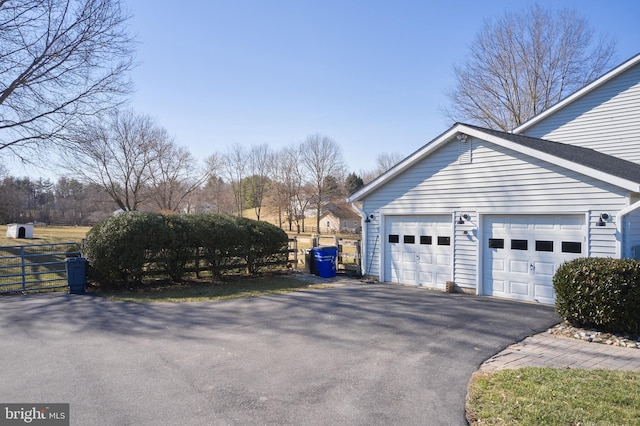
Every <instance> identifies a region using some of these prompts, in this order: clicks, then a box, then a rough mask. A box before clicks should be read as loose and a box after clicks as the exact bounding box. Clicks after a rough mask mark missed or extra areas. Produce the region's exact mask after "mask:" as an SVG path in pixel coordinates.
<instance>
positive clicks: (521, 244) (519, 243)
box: [511, 240, 529, 250]
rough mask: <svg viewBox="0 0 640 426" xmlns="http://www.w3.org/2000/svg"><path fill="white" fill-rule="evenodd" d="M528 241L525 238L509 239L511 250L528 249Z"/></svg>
mask: <svg viewBox="0 0 640 426" xmlns="http://www.w3.org/2000/svg"><path fill="white" fill-rule="evenodd" d="M528 249H529V242H528V241H527V240H511V250H528Z"/></svg>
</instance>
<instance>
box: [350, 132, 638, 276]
mask: <svg viewBox="0 0 640 426" xmlns="http://www.w3.org/2000/svg"><path fill="white" fill-rule="evenodd" d="M627 195H628V194H626V193H625V191H624V190H622V189H620V188H618V187H616V186H613V185H610V184H607V183H604V182H601V181H599V180H596V179H593V178H591V177H589V176H585V175H582V174H579V173H577V172H572V171H568V170H566V169H564V168H562V167H560V166H556V165H553V164H551V163H548V162H545V161H542V160H539V159H536V158H533V157H529V156H527V155H524V154H522V153H519V152H516V151H513V150H509V149H507V148H503V147H501V146H499V145H495V144H492V143H490V142H487V141H483V140H479V139H474V140H473V156H472V162H471V163H470V164H460V162H459V150H458V147H457V145H456V143H451V142H450V143H448V144H445V145H444V146H442V147H441V148H440V149H438V150H437V151H435V152H433V153H431V155H429V157H428V158H427V159H425V160H423V161H421V162H419V163H417V164H415V165H414V166H413V167H411V168H410V169H407V170H406V171H404V172H403V173H402V174H401V175H399V176H397V177H396V178H395V179H393V180H392V181H390V182H388V183H387V184H385V185H384V187H382V188H379V189H378V190H376V191H373V192H371V193H370V194H368V195H367V196H366V197H364V199H363V204H362V206H363V210H364V211H365V212H367V214H372V213H373V214H374V218H373V219H372V220H371V222H370V223H368V224H367V226H368V230H367V232H368V235H369V238H368V241H367V242H366V244H367V253H368V255H367V259H365V262H366V263H365V271H366V273H367V274H369V275H375V276H380V264H379V262H380V259H381V257H380V253H381V252H382V251H383V250H384V247H385V243H386V241H384V238H385V236H384V223H381V220H384V215H426V214H442V213H449V214H451V215H452V218H453V217H454V214H455V215H456V216H455V217H457V216H458V215H459V214H461V213H467V214H470V215H471V220H470V221H469V222H467V223H465V224H464V225H457V224H456V223H455V220H454V224H453V226H454V232H453V247H452V249H453V250H454V264H453V276H454V280H455V281H456V284H457V285H459V286H460V287H466V288H476V286H477V279H478V278H477V275H478V273H477V270H478V263H479V259H478V253H479V250H478V231H479V229H481V227H482V224H481V223H479V217H480V215H481V214H523V213H529V214H563V213H566V214H569V213H572V214H577V213H581V214H588V215H589V216H588V218H589V224H590V225H589V231H588V234H587V235H588V238H589V243H590V244H589V246H590V255H592V256H615V255H616V243H615V227H614V226H613V225H610V226H607V227H596V226H595V223H596V222H597V221H598V218H599V216H600V213H601V212H608V213H609V214H611V215H612V217H615V215H616V213H617V212H618V211H620V210H621V209H622V208H624V207H626V206H627ZM465 230H466V231H467V233H466V234H465V233H464V231H465ZM612 236H613V237H612ZM374 249H375V250H374ZM369 265H371V266H370V267H369Z"/></svg>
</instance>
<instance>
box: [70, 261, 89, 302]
mask: <svg viewBox="0 0 640 426" xmlns="http://www.w3.org/2000/svg"><path fill="white" fill-rule="evenodd" d="M65 266H66V269H67V284H68V285H69V293H71V294H83V293H84V288H85V285H86V284H87V259H85V258H84V257H68V258H67V259H66V262H65Z"/></svg>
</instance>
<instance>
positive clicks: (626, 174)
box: [347, 123, 640, 202]
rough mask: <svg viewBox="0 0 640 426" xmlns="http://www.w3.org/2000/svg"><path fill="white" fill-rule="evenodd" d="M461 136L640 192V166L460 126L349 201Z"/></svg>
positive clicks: (541, 141)
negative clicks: (483, 141)
mask: <svg viewBox="0 0 640 426" xmlns="http://www.w3.org/2000/svg"><path fill="white" fill-rule="evenodd" d="M461 134H465V135H468V136H471V137H475V138H478V139H482V140H486V141H488V142H492V143H495V144H497V145H500V146H503V147H506V148H509V149H512V150H514V151H517V152H521V153H523V154H527V155H530V156H532V157H534V158H539V159H541V160H544V161H547V162H549V163H552V164H556V165H559V166H561V167H564V168H566V169H568V170H573V171H576V172H579V173H582V174H585V175H588V176H591V177H593V178H596V179H599V180H601V181H604V182H607V183H610V184H612V185H616V186H618V187H621V188H625V189H627V190H629V191H633V192H640V164H636V163H633V162H630V161H626V160H622V159H620V158H617V157H613V156H610V155H607V154H603V153H601V152H598V151H595V150H592V149H588V148H581V147H578V146H573V145H568V144H562V143H558V142H553V141H548V140H544V139H538V138H533V137H529V136H524V135H519V134H513V133H506V132H501V131H497V130H491V129H485V128H482V127H477V126H472V125H468V124H462V123H457V124H455V125H454V126H452V127H451V128H450V129H449V130H447V131H446V132H444V133H443V134H441V135H440V136H438V137H437V138H436V139H434V140H432V141H431V142H429V143H428V144H426V145H425V146H423V147H422V148H420V149H419V150H418V151H416V152H414V153H413V154H411V155H409V156H408V157H407V158H405V159H404V160H402V161H401V162H400V163H398V164H396V165H395V166H394V167H393V168H391V169H390V170H388V171H387V172H386V173H384V174H382V175H380V176H378V177H377V178H376V179H374V180H373V181H372V182H370V183H369V184H367V185H366V186H364V187H363V188H361V189H360V190H359V191H357V192H356V193H354V194H353V195H351V196H350V197H349V198H348V199H347V202H354V201H358V200H360V199H362V198H364V197H366V195H367V194H370V193H371V192H373V191H375V190H377V189H379V188H381V187H383V186H384V185H385V184H386V183H388V182H390V181H391V180H393V179H394V178H395V177H397V176H399V175H401V174H402V173H403V172H404V171H405V170H407V169H409V168H410V167H412V166H413V165H415V164H417V163H418V162H419V161H421V160H423V159H425V158H427V157H428V156H429V155H430V154H431V153H433V152H434V151H435V150H437V149H438V148H440V147H441V146H443V145H445V144H447V143H449V142H451V141H453V140H455V139H456V137H457V136H458V135H461Z"/></svg>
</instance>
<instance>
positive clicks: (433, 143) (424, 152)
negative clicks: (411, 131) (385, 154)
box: [346, 124, 466, 203]
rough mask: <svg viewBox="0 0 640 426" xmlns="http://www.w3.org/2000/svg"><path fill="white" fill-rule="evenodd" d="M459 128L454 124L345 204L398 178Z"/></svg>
mask: <svg viewBox="0 0 640 426" xmlns="http://www.w3.org/2000/svg"><path fill="white" fill-rule="evenodd" d="M460 126H461V124H455V125H454V126H453V127H451V128H450V129H449V130H447V131H446V132H444V133H442V134H441V135H440V136H438V137H437V138H435V139H433V140H432V141H431V142H429V143H427V144H426V145H424V146H423V147H422V148H420V149H418V150H417V151H415V152H414V153H413V154H410V155H409V156H408V157H407V158H405V159H404V160H402V161H401V162H399V163H398V164H396V165H395V166H393V167H392V168H391V169H389V170H388V171H386V172H385V173H383V174H381V175H380V176H378V177H377V178H375V179H374V180H372V181H371V182H369V183H368V184H367V185H365V186H364V187H363V188H361V189H360V190H359V191H356V192H355V193H353V194H352V195H351V196H350V197H349V198H347V200H346V201H347V203H353V202H354V201H358V200H361V199H362V198H363V197H364V196H365V195H367V194H369V193H370V192H372V191H375V190H376V189H377V188H379V187H381V186H382V185H384V184H385V183H387V182H389V181H390V180H392V179H393V178H395V177H396V176H398V175H399V174H401V173H402V172H404V171H405V170H407V169H408V168H409V167H411V166H413V165H414V164H416V163H417V162H419V161H420V160H422V159H423V158H425V157H426V156H428V155H429V154H430V153H431V152H433V151H435V150H436V149H438V148H439V147H441V146H442V145H443V144H445V143H446V142H448V141H449V139H450V138H452V137H453V136H454V135H456V134H457V133H460V130H459V127H460ZM465 133H466V132H465Z"/></svg>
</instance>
